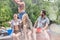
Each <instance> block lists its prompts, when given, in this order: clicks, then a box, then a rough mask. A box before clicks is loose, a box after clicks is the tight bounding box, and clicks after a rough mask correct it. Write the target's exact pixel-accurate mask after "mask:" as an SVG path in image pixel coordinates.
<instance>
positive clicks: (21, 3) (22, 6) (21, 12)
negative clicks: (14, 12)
mask: <svg viewBox="0 0 60 40" xmlns="http://www.w3.org/2000/svg"><path fill="white" fill-rule="evenodd" d="M15 2H16V3H17V4H18V12H19V14H18V18H19V19H22V16H23V15H24V14H25V13H26V12H25V3H24V1H22V0H15Z"/></svg>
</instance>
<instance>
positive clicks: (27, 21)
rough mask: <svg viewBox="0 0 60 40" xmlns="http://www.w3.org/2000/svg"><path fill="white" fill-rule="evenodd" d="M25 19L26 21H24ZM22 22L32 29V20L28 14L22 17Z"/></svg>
mask: <svg viewBox="0 0 60 40" xmlns="http://www.w3.org/2000/svg"><path fill="white" fill-rule="evenodd" d="M24 19H25V20H24ZM22 21H23V25H24V24H27V27H28V28H30V29H32V22H31V20H30V19H29V17H28V14H24V15H23V17H22Z"/></svg>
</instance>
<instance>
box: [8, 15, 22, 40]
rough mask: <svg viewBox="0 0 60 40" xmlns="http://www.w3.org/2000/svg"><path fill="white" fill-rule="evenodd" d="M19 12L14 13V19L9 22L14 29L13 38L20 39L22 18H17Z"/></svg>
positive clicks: (14, 39)
mask: <svg viewBox="0 0 60 40" xmlns="http://www.w3.org/2000/svg"><path fill="white" fill-rule="evenodd" d="M17 17H18V16H17V14H14V15H13V20H11V21H10V22H8V23H9V24H11V28H12V30H13V40H19V38H20V37H19V36H20V32H19V31H20V26H19V25H20V23H21V20H20V19H18V18H17Z"/></svg>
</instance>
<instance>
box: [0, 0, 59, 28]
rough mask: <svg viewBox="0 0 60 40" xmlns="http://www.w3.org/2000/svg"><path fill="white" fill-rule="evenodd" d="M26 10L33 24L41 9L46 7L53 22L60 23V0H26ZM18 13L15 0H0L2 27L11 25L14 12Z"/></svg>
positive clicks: (0, 21)
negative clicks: (9, 23)
mask: <svg viewBox="0 0 60 40" xmlns="http://www.w3.org/2000/svg"><path fill="white" fill-rule="evenodd" d="M24 1H25V3H26V12H27V14H28V15H29V18H30V19H31V21H32V23H33V25H34V22H35V21H36V19H37V18H38V16H39V15H40V11H41V10H42V9H45V10H46V11H47V16H48V18H49V19H50V21H51V23H56V24H60V0H24ZM14 13H18V6H17V4H16V3H15V2H14V1H13V0H0V27H1V26H4V27H9V25H8V23H7V22H8V21H10V20H11V19H12V18H13V14H14Z"/></svg>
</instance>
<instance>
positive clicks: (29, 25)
mask: <svg viewBox="0 0 60 40" xmlns="http://www.w3.org/2000/svg"><path fill="white" fill-rule="evenodd" d="M22 22H23V31H24V34H25V40H31V39H32V38H31V33H32V31H31V29H32V23H31V21H30V19H29V17H28V15H27V14H24V15H23V18H22Z"/></svg>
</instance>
